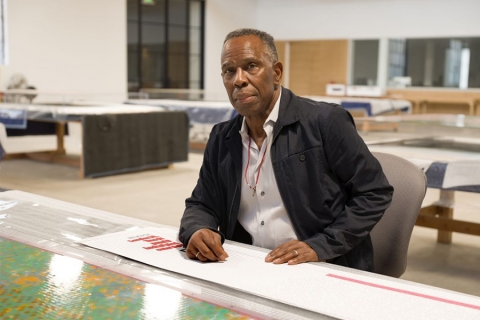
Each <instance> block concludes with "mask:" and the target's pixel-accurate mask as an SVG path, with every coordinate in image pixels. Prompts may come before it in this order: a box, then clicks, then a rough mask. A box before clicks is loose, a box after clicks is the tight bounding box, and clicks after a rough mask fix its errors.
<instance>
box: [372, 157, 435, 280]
mask: <svg viewBox="0 0 480 320" xmlns="http://www.w3.org/2000/svg"><path fill="white" fill-rule="evenodd" d="M372 153H373V155H374V156H375V158H377V160H378V161H379V162H380V164H381V165H382V168H383V171H384V173H385V176H386V177H387V179H388V182H389V183H390V184H391V185H392V186H393V188H394V192H393V199H392V203H391V204H390V207H389V208H388V209H387V210H386V211H385V214H384V215H383V217H382V219H381V220H380V221H379V222H378V223H377V225H376V226H375V227H374V228H373V230H372V232H371V237H372V243H373V249H374V258H375V261H374V265H375V273H379V274H383V275H387V276H391V277H396V278H399V277H400V276H401V275H402V274H403V273H404V272H405V269H406V267H407V251H408V244H409V243H410V237H411V235H412V231H413V226H414V225H415V221H416V220H417V216H418V213H419V211H420V208H421V206H422V201H423V198H424V197H425V193H426V191H427V181H426V177H425V174H424V172H423V171H422V170H421V169H420V168H419V167H417V166H416V165H414V164H413V163H411V162H410V161H408V160H405V159H403V158H400V157H398V156H395V155H392V154H387V153H381V152H372Z"/></svg>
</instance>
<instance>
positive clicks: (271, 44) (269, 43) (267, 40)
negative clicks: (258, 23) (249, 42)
mask: <svg viewBox="0 0 480 320" xmlns="http://www.w3.org/2000/svg"><path fill="white" fill-rule="evenodd" d="M243 36H256V37H257V38H259V39H260V40H261V41H262V42H263V44H264V45H265V46H266V47H267V49H268V55H269V56H270V60H271V61H272V62H273V63H275V62H277V61H278V54H277V47H275V40H274V39H273V37H272V36H271V35H270V34H268V33H266V32H264V31H260V30H257V29H248V28H244V29H237V30H234V31H232V32H230V33H229V34H227V36H226V37H225V40H224V41H223V44H225V43H226V42H227V41H228V40H230V39H234V38H238V37H243Z"/></svg>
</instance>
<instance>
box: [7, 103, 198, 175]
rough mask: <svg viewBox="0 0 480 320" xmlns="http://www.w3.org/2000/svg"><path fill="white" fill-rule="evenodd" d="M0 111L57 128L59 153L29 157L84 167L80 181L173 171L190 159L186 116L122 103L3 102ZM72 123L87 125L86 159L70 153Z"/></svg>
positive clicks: (83, 142) (84, 130) (84, 127)
mask: <svg viewBox="0 0 480 320" xmlns="http://www.w3.org/2000/svg"><path fill="white" fill-rule="evenodd" d="M0 110H10V111H12V110H20V111H22V112H24V113H25V117H26V120H28V121H31V122H33V123H40V124H42V123H43V124H52V123H53V124H54V125H55V133H56V139H57V144H56V148H55V149H54V150H49V151H47V152H26V154H27V155H28V157H30V158H33V159H37V160H42V161H48V162H56V163H64V164H69V165H74V166H78V167H80V172H79V176H80V177H98V176H103V175H110V174H118V173H123V172H130V171H136V170H142V169H150V168H159V167H167V166H169V165H171V164H172V163H174V162H178V161H186V160H187V159H188V130H189V128H188V116H187V114H186V113H185V112H180V111H165V110H162V109H161V108H156V107H152V106H133V105H118V104H117V105H86V106H79V105H71V106H60V105H35V104H9V103H2V104H0ZM68 122H78V123H81V126H82V139H81V145H82V153H81V156H80V157H71V156H67V155H66V154H65V153H66V152H65V146H64V136H65V124H66V123H68ZM17 131H22V130H21V129H20V130H17ZM7 140H8V137H7ZM4 147H5V146H4ZM5 149H6V148H5ZM6 151H7V155H8V150H6Z"/></svg>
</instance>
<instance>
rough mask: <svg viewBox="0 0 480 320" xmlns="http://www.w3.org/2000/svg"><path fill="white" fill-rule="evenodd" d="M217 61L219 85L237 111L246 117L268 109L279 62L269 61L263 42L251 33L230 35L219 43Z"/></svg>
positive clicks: (277, 81) (279, 75) (278, 79)
mask: <svg viewBox="0 0 480 320" xmlns="http://www.w3.org/2000/svg"><path fill="white" fill-rule="evenodd" d="M221 63H222V78H223V85H224V86H225V88H226V89H227V93H228V97H229V98H230V102H231V103H232V105H233V107H234V108H235V109H236V110H237V111H238V113H240V114H241V115H243V116H246V117H250V116H256V115H258V116H262V114H263V113H265V111H267V110H268V113H269V112H270V111H271V109H272V108H273V105H274V103H275V101H273V98H274V96H275V89H276V88H278V86H279V85H280V83H281V79H282V64H281V63H280V62H277V63H272V61H271V59H270V56H269V51H268V50H267V47H266V46H265V45H264V44H263V42H262V41H261V40H260V39H259V38H258V37H256V36H253V35H250V36H242V37H238V38H233V39H230V40H228V41H227V42H226V43H225V44H224V46H223V51H222V58H221Z"/></svg>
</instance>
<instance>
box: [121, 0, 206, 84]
mask: <svg viewBox="0 0 480 320" xmlns="http://www.w3.org/2000/svg"><path fill="white" fill-rule="evenodd" d="M127 11H128V12H127V23H128V83H129V91H137V90H139V89H140V88H195V89H201V88H203V69H202V68H203V64H202V63H201V61H202V60H203V33H204V32H203V25H204V22H203V19H204V1H200V0H127Z"/></svg>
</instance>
